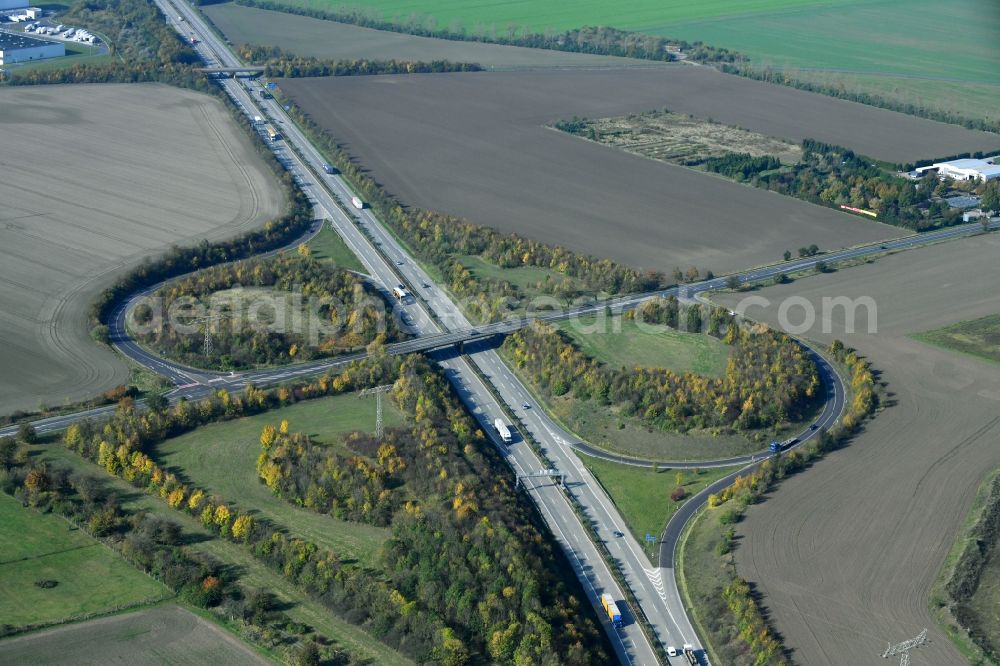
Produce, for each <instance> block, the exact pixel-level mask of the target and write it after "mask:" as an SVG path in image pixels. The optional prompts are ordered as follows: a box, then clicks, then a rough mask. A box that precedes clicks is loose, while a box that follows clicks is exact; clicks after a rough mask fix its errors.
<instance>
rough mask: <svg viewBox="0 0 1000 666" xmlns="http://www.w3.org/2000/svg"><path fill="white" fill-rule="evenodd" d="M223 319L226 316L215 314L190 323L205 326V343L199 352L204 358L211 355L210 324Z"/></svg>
mask: <svg viewBox="0 0 1000 666" xmlns="http://www.w3.org/2000/svg"><path fill="white" fill-rule="evenodd" d="M225 318H226V315H224V314H215V315H209V316H207V317H201V318H199V319H195V320H194V321H193V322H192V323H194V324H205V341H204V342H203V343H202V345H201V351H202V354H204V356H205V358H208V357H209V356H210V355H211V354H212V322H213V321H219V320H220V319H225Z"/></svg>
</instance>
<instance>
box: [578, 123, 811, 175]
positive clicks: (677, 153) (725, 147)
mask: <svg viewBox="0 0 1000 666" xmlns="http://www.w3.org/2000/svg"><path fill="white" fill-rule="evenodd" d="M587 130H593V134H592V135H589V136H588V138H590V139H592V140H594V141H597V142H598V143H603V144H607V145H609V146H614V147H616V148H621V149H623V150H627V151H629V152H630V153H635V154H637V155H642V156H644V157H650V158H652V159H656V160H663V161H665V162H673V163H675V164H683V165H693V164H701V163H702V162H704V161H705V160H707V159H708V158H709V157H721V156H723V155H725V154H726V153H748V154H750V155H753V156H754V157H762V156H765V155H774V156H775V157H777V158H778V159H780V160H781V161H782V162H783V163H784V164H794V163H795V162H798V161H799V160H800V159H801V158H802V148H801V147H800V146H799V145H798V144H795V143H791V142H789V141H785V140H783V139H776V138H773V137H768V136H764V135H763V134H760V133H758V132H751V131H749V130H745V129H742V128H739V127H732V126H729V125H722V124H720V123H714V122H709V121H708V120H704V119H701V118H695V117H694V116H689V115H682V114H679V113H671V112H669V111H649V112H647V113H633V114H629V115H627V116H619V117H617V118H599V119H597V120H590V121H588V122H587ZM584 135H585V136H587V135H588V131H584Z"/></svg>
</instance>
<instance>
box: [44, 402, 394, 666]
mask: <svg viewBox="0 0 1000 666" xmlns="http://www.w3.org/2000/svg"><path fill="white" fill-rule="evenodd" d="M314 402H315V401H314ZM300 404H306V403H300ZM296 406H298V405H296ZM275 413H277V412H276V411H272V412H271V414H275ZM262 427H263V426H262ZM258 435H259V433H258ZM32 453H33V454H34V455H37V456H38V457H39V459H42V460H48V461H53V462H56V463H57V464H60V465H62V466H65V467H68V468H69V469H70V470H73V471H80V472H84V473H87V474H89V475H91V476H95V477H98V478H100V479H102V480H103V481H105V482H106V483H107V486H108V487H109V489H112V490H114V491H116V492H117V493H118V494H119V495H120V496H121V497H123V498H125V499H124V501H123V502H122V506H123V508H125V509H127V510H129V511H147V512H149V513H150V514H152V515H156V516H160V517H162V518H166V519H168V520H172V521H174V522H176V523H178V524H179V525H180V526H181V527H182V528H183V530H184V532H185V534H189V535H192V536H193V537H194V538H193V539H192V540H191V543H189V544H188V545H187V546H186V548H188V549H189V550H191V551H193V552H197V553H204V554H205V555H209V556H211V557H212V558H214V559H216V560H218V561H220V562H223V563H225V564H227V565H230V566H231V567H233V571H235V572H238V573H239V583H240V585H241V586H243V587H245V588H248V589H262V590H268V591H269V592H271V593H273V594H274V595H275V597H276V598H277V600H278V601H279V602H280V603H281V604H283V605H284V606H285V607H284V609H283V610H284V612H285V613H286V614H287V615H288V617H289V618H291V619H292V620H293V621H295V622H301V623H303V624H305V625H308V626H310V627H312V628H313V629H315V630H316V631H317V632H319V633H320V634H322V635H323V636H325V637H327V638H329V639H331V640H333V641H335V642H336V643H338V644H342V645H343V646H344V647H345V648H347V649H348V650H349V651H350V652H351V654H352V655H357V656H358V657H361V658H367V659H368V660H370V661H371V662H372V663H376V664H410V663H412V662H411V661H410V660H408V659H407V658H406V657H404V656H403V655H401V654H399V653H398V652H396V651H395V650H393V649H391V648H389V647H387V646H386V645H384V644H382V643H381V642H379V641H378V640H377V639H375V638H373V637H371V636H370V635H368V634H367V633H365V632H364V630H362V629H361V628H359V627H357V626H355V625H353V624H351V623H349V622H347V621H346V620H344V619H342V618H340V617H338V616H336V615H334V614H332V613H331V612H330V611H329V610H327V609H326V608H325V607H323V605H322V604H320V603H318V602H316V601H313V600H312V599H310V598H308V597H306V596H305V595H304V594H303V593H302V592H301V591H300V590H299V589H298V588H297V587H296V586H295V585H294V584H293V583H291V582H289V581H288V580H287V579H285V578H284V577H282V576H281V575H280V574H278V573H276V572H274V571H272V570H271V569H268V568H267V567H266V566H264V564H262V563H261V562H260V561H259V560H257V559H256V558H255V557H254V556H253V555H251V554H250V552H249V551H247V550H246V549H245V548H244V547H243V546H241V545H240V544H236V543H233V542H230V541H226V540H224V539H220V538H218V537H217V536H216V535H215V534H214V533H213V532H211V531H209V530H207V529H206V528H205V527H204V526H203V525H202V524H201V521H200V520H198V519H197V518H196V517H194V516H190V515H188V514H186V513H182V512H180V511H175V510H173V509H171V508H169V507H168V506H167V504H166V503H165V502H164V501H163V500H161V499H160V498H158V497H153V496H152V495H148V494H146V493H144V492H141V491H137V490H136V489H135V488H134V487H132V486H131V485H130V484H129V483H127V482H126V481H123V480H122V479H119V478H117V477H112V476H109V475H108V474H107V472H105V471H104V470H103V469H102V468H100V467H98V466H97V465H95V464H93V463H90V462H88V461H86V460H84V459H83V458H80V457H79V456H77V455H76V454H74V453H72V452H71V451H68V450H67V449H66V448H65V447H63V446H62V445H61V444H59V443H58V442H50V443H43V444H38V445H35V446H33V447H32ZM227 464H228V461H227ZM255 485H256V482H255ZM238 499H239V498H237V501H238ZM303 511H304V510H303ZM318 517H319V518H324V517H323V516H318ZM324 520H328V519H326V518H324ZM285 527H287V528H288V529H289V531H290V533H291V534H292V535H297V534H299V531H298V529H297V527H298V526H297V525H295V524H291V525H285ZM351 527H352V528H354V527H356V526H355V525H354V524H352V525H351ZM56 589H58V588H56Z"/></svg>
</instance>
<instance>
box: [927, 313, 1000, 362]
mask: <svg viewBox="0 0 1000 666" xmlns="http://www.w3.org/2000/svg"><path fill="white" fill-rule="evenodd" d="M913 337H914V338H916V339H917V340H920V341H921V342H926V343H928V344H932V345H936V346H938V347H944V348H945V349H950V350H952V351H957V352H960V353H962V354H969V355H971V356H976V357H978V358H983V359H986V360H987V361H993V362H994V363H1000V315H989V316H987V317H982V318H980V319H973V320H971V321H960V322H958V323H957V324H952V325H950V326H945V327H944V328H939V329H936V330H933V331H926V332H924V333H917V334H916V335H914V336H913Z"/></svg>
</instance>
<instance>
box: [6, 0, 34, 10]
mask: <svg viewBox="0 0 1000 666" xmlns="http://www.w3.org/2000/svg"><path fill="white" fill-rule="evenodd" d="M27 6H28V0H0V9H23V8H25V7H27Z"/></svg>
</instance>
